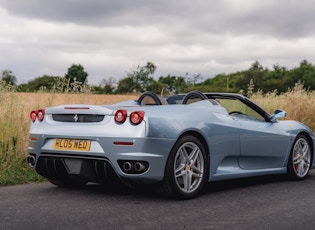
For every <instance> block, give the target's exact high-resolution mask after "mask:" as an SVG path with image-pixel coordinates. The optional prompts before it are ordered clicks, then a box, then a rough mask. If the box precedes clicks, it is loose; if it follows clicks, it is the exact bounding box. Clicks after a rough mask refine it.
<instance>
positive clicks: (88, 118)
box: [52, 114, 105, 122]
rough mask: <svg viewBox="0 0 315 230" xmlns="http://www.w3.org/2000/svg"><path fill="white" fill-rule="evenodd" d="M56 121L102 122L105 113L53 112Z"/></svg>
mask: <svg viewBox="0 0 315 230" xmlns="http://www.w3.org/2000/svg"><path fill="white" fill-rule="evenodd" d="M52 117H53V120H54V121H59V122H101V121H103V119H104V117H105V115H95V114H53V115H52Z"/></svg>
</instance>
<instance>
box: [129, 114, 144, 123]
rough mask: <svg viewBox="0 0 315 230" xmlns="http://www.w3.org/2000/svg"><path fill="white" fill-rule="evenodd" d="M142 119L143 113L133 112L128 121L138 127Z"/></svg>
mask: <svg viewBox="0 0 315 230" xmlns="http://www.w3.org/2000/svg"><path fill="white" fill-rule="evenodd" d="M143 117H144V112H143V111H135V112H132V113H131V114H130V121H131V123H132V124H134V125H138V124H140V123H141V121H142V120H143Z"/></svg>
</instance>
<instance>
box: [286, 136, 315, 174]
mask: <svg viewBox="0 0 315 230" xmlns="http://www.w3.org/2000/svg"><path fill="white" fill-rule="evenodd" d="M311 158H312V156H311V145H310V142H309V139H308V138H307V137H306V136H305V135H303V134H301V135H299V136H298V137H297V138H296V139H295V141H294V145H293V147H292V150H291V154H290V157H289V161H288V166H287V167H288V175H289V176H290V178H292V179H294V180H302V179H304V178H305V177H306V176H307V175H308V173H309V170H310V167H311Z"/></svg>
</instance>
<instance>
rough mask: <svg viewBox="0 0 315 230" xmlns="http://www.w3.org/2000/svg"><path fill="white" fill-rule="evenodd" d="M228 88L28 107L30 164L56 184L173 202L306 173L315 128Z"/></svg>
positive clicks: (311, 160)
mask: <svg viewBox="0 0 315 230" xmlns="http://www.w3.org/2000/svg"><path fill="white" fill-rule="evenodd" d="M285 115H286V113H285V112H284V111H281V110H276V111H275V113H274V114H272V115H271V114H269V113H268V112H266V111H265V110H264V109H262V108H261V107H259V106H258V105H256V104H255V103H254V102H252V101H251V100H249V99H248V98H246V97H244V96H242V95H239V94H230V93H201V92H199V91H192V92H190V93H188V94H186V95H173V96H169V97H164V98H161V97H158V96H157V95H156V94H154V93H152V92H145V93H143V94H142V95H141V96H140V97H139V99H138V100H136V101H134V100H128V101H124V102H120V103H117V104H114V105H102V106H95V105H86V104H71V105H61V106H56V107H51V108H46V109H39V110H35V111H32V112H31V114H30V118H31V120H32V121H31V127H30V136H29V147H28V152H29V156H28V158H27V160H28V163H29V165H30V166H31V167H32V168H34V169H35V170H36V172H37V173H39V174H40V175H42V176H44V177H46V178H47V179H48V180H49V181H50V182H51V183H53V184H55V185H58V186H65V187H69V186H83V185H85V184H86V183H88V182H97V183H104V184H108V185H109V186H110V185H112V184H115V183H116V182H118V181H122V182H124V183H125V184H127V185H137V184H138V185H139V184H140V185H141V184H145V185H147V184H150V185H153V187H154V189H155V191H157V192H158V193H159V194H166V195H168V196H171V197H174V198H177V199H188V198H192V197H194V196H196V195H197V194H198V193H199V192H200V191H201V190H202V188H203V186H204V185H205V183H206V182H209V181H216V180H223V179H232V178H241V177H250V176H258V175H266V174H287V175H288V176H289V177H290V178H292V179H294V180H302V179H304V178H305V177H306V176H307V175H308V173H309V170H310V169H311V168H314V167H315V164H314V163H315V162H314V143H315V137H314V134H313V133H312V131H311V130H310V129H309V128H308V127H306V126H305V125H303V124H301V123H300V122H297V121H291V120H279V118H283V117H285Z"/></svg>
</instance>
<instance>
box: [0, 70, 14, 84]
mask: <svg viewBox="0 0 315 230" xmlns="http://www.w3.org/2000/svg"><path fill="white" fill-rule="evenodd" d="M1 79H2V80H3V81H5V82H6V83H7V84H11V85H16V83H17V79H16V77H15V75H14V74H13V72H12V71H11V70H7V69H6V70H3V71H2V77H1Z"/></svg>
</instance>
